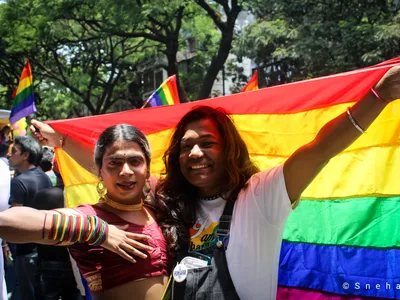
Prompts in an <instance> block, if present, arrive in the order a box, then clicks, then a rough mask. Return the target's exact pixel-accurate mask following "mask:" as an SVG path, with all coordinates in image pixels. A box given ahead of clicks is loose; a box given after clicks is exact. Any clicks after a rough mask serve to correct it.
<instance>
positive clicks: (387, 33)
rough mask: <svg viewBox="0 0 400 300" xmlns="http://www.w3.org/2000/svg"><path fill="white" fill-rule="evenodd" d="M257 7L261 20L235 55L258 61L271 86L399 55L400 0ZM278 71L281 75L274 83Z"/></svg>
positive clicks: (283, 2) (283, 1)
mask: <svg viewBox="0 0 400 300" xmlns="http://www.w3.org/2000/svg"><path fill="white" fill-rule="evenodd" d="M253 9H254V13H255V15H256V17H257V22H256V24H254V25H252V26H249V27H248V28H247V30H246V31H245V32H244V35H243V36H242V37H241V41H240V42H239V43H238V44H236V47H235V52H236V53H239V55H240V56H248V57H250V58H252V59H254V60H255V61H257V62H259V67H260V69H261V70H263V71H264V72H265V74H266V75H265V78H266V79H267V80H266V81H265V84H267V85H274V84H279V83H283V82H290V81H293V80H300V79H305V78H311V77H317V76H323V75H327V74H333V73H339V72H343V71H347V70H352V69H356V68H361V67H365V66H367V65H371V64H375V63H378V62H380V61H383V60H386V59H389V58H392V57H394V56H397V55H398V54H399V51H398V49H399V48H398V45H399V36H400V35H399V25H398V20H399V2H398V1H383V0H371V1H362V0H357V1H345V0H334V1H325V2H321V1H316V0H311V1H301V0H294V1H289V0H277V1H274V2H267V3H263V5H256V6H254V7H253ZM285 36H286V37H285ZM255 49H257V51H255ZM277 70H278V71H279V72H281V75H280V77H279V78H275V79H274V76H273V74H274V72H275V73H276V71H277ZM260 77H262V74H260ZM282 78H284V79H285V80H282Z"/></svg>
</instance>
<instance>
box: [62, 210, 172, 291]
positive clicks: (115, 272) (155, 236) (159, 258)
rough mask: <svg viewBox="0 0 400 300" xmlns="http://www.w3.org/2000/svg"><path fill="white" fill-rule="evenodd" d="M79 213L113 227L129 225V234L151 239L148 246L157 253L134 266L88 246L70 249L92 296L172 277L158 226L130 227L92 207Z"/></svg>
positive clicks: (71, 247)
mask: <svg viewBox="0 0 400 300" xmlns="http://www.w3.org/2000/svg"><path fill="white" fill-rule="evenodd" d="M76 210H77V211H79V212H80V213H82V214H84V215H92V216H93V215H94V216H98V217H99V218H101V219H103V220H104V221H106V222H107V223H109V224H112V225H126V224H129V227H128V229H126V230H127V231H129V232H133V233H140V234H146V235H149V236H151V239H149V240H148V242H147V243H148V245H149V246H151V247H152V248H153V251H151V252H150V253H146V254H147V255H148V256H147V258H146V259H142V258H135V260H136V263H131V262H129V261H127V260H126V259H124V258H122V257H121V256H119V255H118V254H115V253H113V252H111V251H108V250H107V249H104V248H102V247H98V246H97V247H93V246H89V245H88V244H75V245H72V246H69V250H70V252H71V255H72V257H73V258H74V259H75V260H76V263H77V264H78V267H79V269H80V271H81V273H82V275H83V277H85V279H86V280H87V282H88V284H89V288H90V291H91V292H93V293H96V292H102V291H104V290H107V289H111V288H114V287H116V286H119V285H122V284H124V283H127V282H131V281H134V280H137V279H141V278H148V277H154V276H160V275H168V271H167V254H166V252H167V251H166V242H165V239H164V236H163V234H162V232H161V228H160V227H159V226H158V224H157V223H156V222H154V223H152V224H151V225H148V226H142V225H137V224H133V223H129V222H127V221H125V220H123V219H121V218H120V217H119V216H117V215H116V214H114V213H111V212H108V211H106V210H104V209H101V208H99V207H97V206H91V205H82V206H79V207H77V208H76ZM141 242H143V243H146V242H144V241H141Z"/></svg>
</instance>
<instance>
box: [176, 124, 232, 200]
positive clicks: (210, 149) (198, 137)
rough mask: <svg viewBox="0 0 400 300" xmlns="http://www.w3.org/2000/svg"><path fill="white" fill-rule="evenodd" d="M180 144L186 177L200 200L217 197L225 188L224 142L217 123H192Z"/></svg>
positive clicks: (180, 158)
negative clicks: (200, 197) (195, 189)
mask: <svg viewBox="0 0 400 300" xmlns="http://www.w3.org/2000/svg"><path fill="white" fill-rule="evenodd" d="M184 132H185V133H184V135H183V137H182V139H181V143H180V156H179V164H180V170H181V172H182V174H183V176H184V177H185V178H186V180H187V181H189V182H190V183H191V184H193V185H194V186H196V187H197V188H198V191H199V194H200V195H201V196H214V195H216V194H218V193H220V192H221V187H222V186H223V182H222V180H223V172H224V171H223V170H224V168H223V165H224V162H223V155H222V154H223V142H222V137H221V135H220V133H219V131H218V128H217V126H216V124H215V122H214V121H212V120H210V119H201V120H199V121H194V122H191V123H189V124H188V125H187V126H186V127H185V130H184Z"/></svg>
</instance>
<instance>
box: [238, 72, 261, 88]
mask: <svg viewBox="0 0 400 300" xmlns="http://www.w3.org/2000/svg"><path fill="white" fill-rule="evenodd" d="M256 90H258V70H256V71H255V72H254V74H253V76H252V77H251V79H250V81H249V82H248V83H247V84H246V86H245V87H244V88H243V89H242V91H241V92H250V91H256Z"/></svg>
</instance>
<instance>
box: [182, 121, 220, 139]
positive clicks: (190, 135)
mask: <svg viewBox="0 0 400 300" xmlns="http://www.w3.org/2000/svg"><path fill="white" fill-rule="evenodd" d="M200 138H201V139H206V138H210V139H215V140H220V139H221V135H220V134H219V131H218V128H217V125H216V124H215V122H214V121H212V120H210V119H204V120H199V121H195V122H192V123H189V124H188V125H187V126H186V127H185V133H184V135H183V137H182V140H181V142H185V141H187V140H191V139H200Z"/></svg>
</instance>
